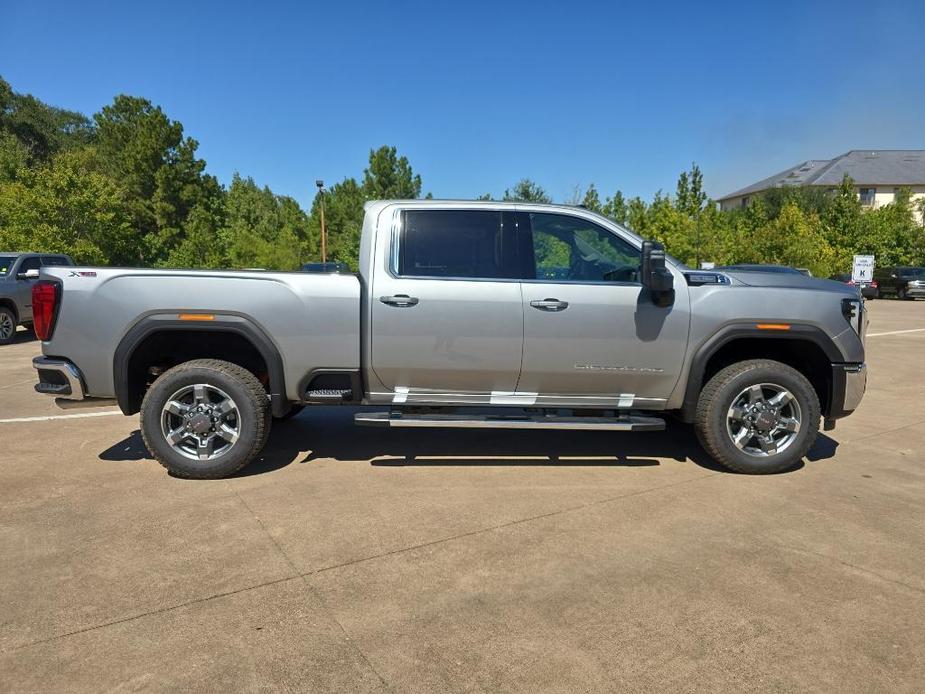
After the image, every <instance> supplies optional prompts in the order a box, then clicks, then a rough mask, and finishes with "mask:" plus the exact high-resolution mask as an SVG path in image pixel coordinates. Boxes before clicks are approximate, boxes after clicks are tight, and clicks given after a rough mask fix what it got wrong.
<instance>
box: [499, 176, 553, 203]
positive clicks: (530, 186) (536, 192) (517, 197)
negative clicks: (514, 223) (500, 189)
mask: <svg viewBox="0 0 925 694" xmlns="http://www.w3.org/2000/svg"><path fill="white" fill-rule="evenodd" d="M501 199H502V200H505V201H509V202H538V203H550V202H552V198H551V197H549V195H548V194H547V193H546V191H545V190H543V188H542V187H541V186H540V185H539V184H538V183H535V182H534V181H531V180H530V179H529V178H522V179H520V180H519V181H518V182H517V184H516V185H515V186H514V188H513V190H505V191H504V196H503V197H502V198H501Z"/></svg>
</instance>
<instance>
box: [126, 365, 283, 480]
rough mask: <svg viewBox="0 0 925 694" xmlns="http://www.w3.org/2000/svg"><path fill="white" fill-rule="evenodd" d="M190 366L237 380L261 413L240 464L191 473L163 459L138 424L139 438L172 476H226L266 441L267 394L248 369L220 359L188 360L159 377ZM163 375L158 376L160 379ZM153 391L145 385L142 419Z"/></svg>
mask: <svg viewBox="0 0 925 694" xmlns="http://www.w3.org/2000/svg"><path fill="white" fill-rule="evenodd" d="M193 369H210V370H213V371H218V372H219V373H221V374H224V375H225V376H228V377H230V378H234V379H236V380H238V381H239V382H240V384H241V385H242V386H243V387H244V388H245V389H246V390H247V391H248V395H249V396H250V397H251V398H252V399H253V401H254V405H255V407H256V409H257V412H258V413H262V416H258V417H257V422H256V427H257V429H256V432H255V436H254V443H253V445H252V446H251V450H249V451H248V452H247V454H246V455H244V456H242V458H241V462H240V464H239V465H237V466H236V467H235V468H233V469H222V470H216V471H214V472H210V471H203V472H201V473H197V474H195V475H191V474H188V473H186V472H184V471H182V470H178V469H177V468H176V466H174V465H172V464H171V463H170V461H169V460H166V459H164V458H163V457H162V456H160V455H159V454H158V452H157V449H156V448H155V447H154V446H152V445H151V442H150V441H149V440H148V436H147V434H146V433H145V427H144V426H141V427H140V429H141V438H142V440H143V441H144V444H145V447H146V448H147V449H148V451H149V452H150V453H151V455H152V456H154V459H155V460H157V462H158V463H160V464H161V465H162V466H163V467H164V468H166V469H167V470H168V471H169V472H170V474H172V475H175V476H176V477H182V478H184V479H221V478H223V477H228V476H230V475H233V474H235V473H236V472H238V471H239V470H240V469H241V468H243V467H244V466H245V465H247V464H248V463H249V462H251V460H253V459H254V457H255V456H256V455H257V454H258V453H260V451H261V449H262V448H263V447H264V445H265V444H266V442H267V438H268V437H269V436H270V422H271V421H272V416H271V414H270V407H269V402H268V400H267V393H266V390H264V387H263V385H261V383H260V381H258V380H257V377H256V376H254V374H252V373H251V372H250V371H248V370H247V369H245V368H244V367H243V366H238V365H237V364H234V363H232V362H228V361H223V360H221V359H193V360H191V361H187V362H183V363H182V364H178V365H177V366H174V367H173V368H171V369H169V370H168V371H165V372H164V374H163V376H166V375H168V374H173V375H175V374H182V373H183V372H184V371H190V370H193ZM163 376H161V377H162V378H163ZM153 390H154V386H152V387H151V388H149V389H148V392H147V393H145V397H144V399H143V400H142V402H141V412H140V418H141V421H142V422H143V421H144V419H145V415H146V413H147V411H148V409H149V408H150V407H151V406H152V404H151V401H152V400H153V398H151V397H149V395H150V394H151V392H152V391H153Z"/></svg>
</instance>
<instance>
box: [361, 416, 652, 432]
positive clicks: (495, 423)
mask: <svg viewBox="0 0 925 694" xmlns="http://www.w3.org/2000/svg"><path fill="white" fill-rule="evenodd" d="M353 421H354V422H355V423H357V424H360V425H362V426H380V427H398V428H402V427H406V428H412V427H423V428H431V427H440V428H452V429H566V430H572V431H574V430H591V431H664V429H665V420H664V419H660V418H658V417H643V416H640V415H624V416H622V417H556V416H538V417H516V416H500V415H453V414H404V413H400V412H361V413H359V414H356V415H354V418H353Z"/></svg>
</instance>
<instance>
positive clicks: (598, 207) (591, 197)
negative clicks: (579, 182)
mask: <svg viewBox="0 0 925 694" xmlns="http://www.w3.org/2000/svg"><path fill="white" fill-rule="evenodd" d="M581 206H582V207H584V208H586V209H589V210H591V211H592V212H597V213H598V214H603V212H604V206H603V204H602V203H601V196H600V194H598V192H597V188H595V187H594V184H593V183H592V184H591V185H590V186H588V190H586V191H585V194H584V197H583V198H582V199H581Z"/></svg>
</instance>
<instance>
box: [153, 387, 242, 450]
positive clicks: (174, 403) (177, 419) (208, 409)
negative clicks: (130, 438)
mask: <svg viewBox="0 0 925 694" xmlns="http://www.w3.org/2000/svg"><path fill="white" fill-rule="evenodd" d="M240 430H241V416H240V414H239V413H238V406H237V405H236V404H235V402H234V400H232V399H231V397H230V396H229V395H228V393H226V392H225V391H223V390H220V389H219V388H216V387H215V386H210V385H208V384H206V383H197V384H195V385H191V386H184V387H183V388H180V390H178V391H177V392H176V393H174V394H173V395H171V396H170V397H169V398H168V399H167V402H166V403H165V404H164V407H163V408H162V409H161V433H162V434H163V435H164V438H165V439H166V440H167V443H169V444H170V445H171V447H172V448H173V449H174V450H175V451H176V452H177V453H179V454H180V455H182V456H184V457H185V458H189V459H191V460H215V459H216V458H220V457H221V456H223V455H225V454H226V453H227V452H228V451H230V450H231V449H232V448H233V447H234V445H235V443H237V441H238V437H239V436H240V433H241V431H240Z"/></svg>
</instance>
